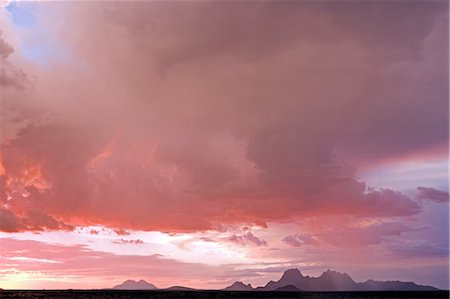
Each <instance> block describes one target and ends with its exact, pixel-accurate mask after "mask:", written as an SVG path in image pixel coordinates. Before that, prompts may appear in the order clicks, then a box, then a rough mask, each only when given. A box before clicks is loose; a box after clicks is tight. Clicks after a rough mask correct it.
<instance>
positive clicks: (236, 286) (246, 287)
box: [223, 281, 253, 291]
mask: <svg viewBox="0 0 450 299" xmlns="http://www.w3.org/2000/svg"><path fill="white" fill-rule="evenodd" d="M223 290H224V291H253V287H252V285H251V284H244V283H243V282H241V281H236V282H235V283H233V284H232V285H230V286H228V287H226V288H225V289H223Z"/></svg>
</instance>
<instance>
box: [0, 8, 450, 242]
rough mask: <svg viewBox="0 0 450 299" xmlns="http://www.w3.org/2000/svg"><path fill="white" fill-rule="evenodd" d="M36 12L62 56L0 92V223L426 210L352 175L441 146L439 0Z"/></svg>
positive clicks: (220, 219)
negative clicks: (65, 54)
mask: <svg viewBox="0 0 450 299" xmlns="http://www.w3.org/2000/svg"><path fill="white" fill-rule="evenodd" d="M40 5H41V7H42V15H41V16H40V19H39V20H40V26H43V27H44V28H45V29H48V30H50V31H51V33H52V34H55V36H56V37H62V36H63V37H64V39H63V40H62V39H61V41H60V42H61V43H64V46H66V47H67V48H70V49H71V51H72V52H73V53H72V54H73V57H72V60H71V61H68V62H66V63H64V64H56V63H54V64H51V65H50V66H49V67H48V68H47V69H45V68H40V67H39V66H35V65H30V64H23V69H24V71H26V72H27V74H28V73H29V74H30V75H32V76H34V77H36V78H37V81H36V86H34V88H28V89H26V90H24V91H16V90H15V91H12V90H11V89H8V90H7V92H6V93H5V97H4V98H5V99H2V107H5V109H4V111H5V114H8V115H9V117H7V118H6V119H5V120H2V122H4V123H5V124H7V126H5V127H7V128H8V130H6V131H7V132H6V135H5V136H8V139H7V140H6V141H5V142H4V145H3V144H2V157H1V159H2V169H3V170H4V171H2V172H1V173H2V181H1V182H2V184H4V186H5V188H4V189H5V190H4V192H5V194H4V195H3V196H2V199H1V202H2V208H3V209H4V210H5V211H7V212H5V211H4V212H2V213H4V214H5V215H6V216H5V219H6V220H5V224H2V227H3V228H2V229H3V230H4V231H15V230H24V229H30V230H32V229H33V225H34V224H32V222H36V223H37V224H36V226H37V227H42V228H43V229H56V230H59V229H67V228H68V227H70V226H75V225H80V226H84V225H96V224H100V225H105V226H109V227H112V228H117V229H123V230H127V229H142V230H160V231H166V232H180V231H185V232H189V231H199V230H202V231H204V230H211V229H212V230H214V229H219V228H220V227H221V226H227V225H255V224H256V225H260V226H262V227H267V225H268V223H271V222H283V221H290V220H295V219H303V218H310V217H318V216H322V217H326V216H329V215H331V216H333V215H347V216H355V217H368V218H370V217H381V218H392V217H411V216H415V215H418V214H419V213H421V212H422V206H421V205H420V204H419V203H418V202H416V201H415V199H413V198H411V197H409V196H407V195H405V194H402V193H399V192H396V191H395V190H390V189H384V190H374V189H370V188H369V187H370V186H367V185H366V184H365V183H364V182H363V181H361V179H360V178H358V177H357V175H356V171H355V169H356V168H357V167H358V165H359V163H361V164H367V163H376V162H377V161H383V160H387V159H392V158H396V157H399V156H404V155H407V154H411V153H416V152H419V151H421V150H424V149H426V148H428V147H436V146H439V147H443V148H446V147H447V145H446V144H447V141H448V130H447V129H446V128H447V123H448V115H447V114H448V113H447V112H448V109H446V108H447V105H448V103H447V100H448V99H447V92H448V70H447V68H446V67H445V65H446V64H445V63H442V62H443V61H444V62H445V61H447V60H448V57H447V56H448V53H447V52H448V51H447V50H448V43H447V39H448V32H447V31H448V26H447V23H448V17H447V15H446V13H445V11H444V8H446V4H443V3H434V4H433V5H429V4H427V5H424V4H420V3H417V4H414V5H405V4H397V3H385V4H383V3H377V4H373V5H371V9H370V10H367V9H366V8H365V7H364V6H361V5H359V4H345V7H346V9H343V8H340V7H339V8H337V7H336V6H335V5H334V4H326V3H318V4H313V3H290V4H286V3H263V4H258V5H255V4H253V3H217V4H213V3H182V4H181V3H180V4H179V3H177V4H176V5H175V4H174V3H153V2H151V3H115V4H114V5H110V6H108V8H107V9H105V7H104V5H103V4H100V3H82V4H81V3H80V4H69V3H67V4H64V5H61V6H57V7H56V6H50V5H46V4H40ZM218 6H220V8H221V9H218ZM74 7H76V9H72V8H74ZM371 12H372V13H371ZM381 12H385V13H381ZM54 18H56V19H54ZM58 18H63V19H64V22H61V23H58V22H57V21H50V20H57V19H58ZM361 18H362V19H363V20H364V25H361V26H360V23H361ZM80 19H83V20H85V22H84V23H83V26H72V25H73V24H79V20H80ZM410 19H414V20H415V22H408V20H410ZM244 23H245V26H243V24H244ZM268 23H270V24H271V26H270V28H268V27H267V24H268ZM381 23H382V24H389V26H387V25H386V26H385V27H383V26H379V25H378V24H381ZM355 24H357V25H358V26H355ZM204 28H208V30H206V31H205V32H203V33H202V34H199V30H200V29H202V30H203V29H204ZM386 28H389V29H386ZM105 40H107V41H108V42H105ZM2 41H3V40H2ZM0 45H1V50H0V51H2V52H1V53H3V54H2V57H3V56H4V57H7V56H8V55H9V54H10V52H11V51H12V50H11V49H10V48H11V47H9V48H8V47H6V46H5V45H6V42H2V43H0ZM15 46H16V45H12V47H15ZM330 49H333V51H330ZM98 53H102V55H98ZM7 58H8V59H9V57H7ZM2 59H3V58H2ZM19 66H20V67H21V68H22V65H18V67H19ZM119 70H120V71H119ZM55 73H57V74H60V75H59V76H54V74H55ZM391 108H392V109H391ZM443 144H444V145H443ZM353 163H354V164H353ZM30 211H39V212H40V213H41V215H34V216H33V215H31V216H32V217H31V218H32V219H31V218H30V217H28V216H26V215H27V214H29V213H33V212H30ZM14 215H15V216H14ZM23 217H26V218H27V219H29V221H30V222H29V223H21V222H20V221H19V220H20V218H23ZM21 225H22V227H21ZM64 225H67V227H66V228H65V226H64ZM248 234H251V233H248ZM240 238H241V239H242V240H243V242H244V241H246V242H252V241H250V239H251V236H249V235H247V236H246V235H245V234H244V235H242V236H236V240H240ZM260 241H261V240H260ZM261 242H262V241H261ZM253 243H255V244H256V243H257V242H255V241H254V242H253Z"/></svg>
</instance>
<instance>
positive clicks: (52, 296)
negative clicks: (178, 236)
mask: <svg viewBox="0 0 450 299" xmlns="http://www.w3.org/2000/svg"><path fill="white" fill-rule="evenodd" d="M0 298H2V299H3V298H4V299H6V298H42V299H47V298H48V299H69V298H70V299H75V298H80V299H113V298H114V299H151V298H164V299H170V298H173V299H179V298H183V299H189V298H192V299H194V298H195V299H197V298H198V299H215V298H218V299H221V298H223V299H226V298H229V299H240V298H242V299H245V298H271V299H282V298H308V299H335V298H336V299H340V298H352V299H359V298H370V299H431V298H449V292H448V291H415V292H407V291H402V292H393V291H384V292H378V291H375V292H298V291H295V292H289V291H280V292H277V291H251V292H248V291H247V292H245V291H236V292H232V291H228V292H227V291H161V290H146V291H132V290H5V291H2V292H0Z"/></svg>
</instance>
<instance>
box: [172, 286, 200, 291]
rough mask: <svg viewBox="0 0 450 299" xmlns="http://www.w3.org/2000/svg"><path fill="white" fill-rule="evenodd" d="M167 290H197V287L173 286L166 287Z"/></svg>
mask: <svg viewBox="0 0 450 299" xmlns="http://www.w3.org/2000/svg"><path fill="white" fill-rule="evenodd" d="M164 290H166V291H197V289H193V288H189V287H184V286H172V287H168V288H166V289H164Z"/></svg>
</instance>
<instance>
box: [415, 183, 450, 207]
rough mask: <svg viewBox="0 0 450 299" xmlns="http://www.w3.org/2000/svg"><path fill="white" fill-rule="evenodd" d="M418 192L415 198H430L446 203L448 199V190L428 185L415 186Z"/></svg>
mask: <svg viewBox="0 0 450 299" xmlns="http://www.w3.org/2000/svg"><path fill="white" fill-rule="evenodd" d="M417 190H418V191H419V194H418V195H417V198H419V199H425V200H431V201H434V202H437V203H446V202H448V200H449V195H448V192H445V191H441V190H438V189H435V188H430V187H417Z"/></svg>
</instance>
